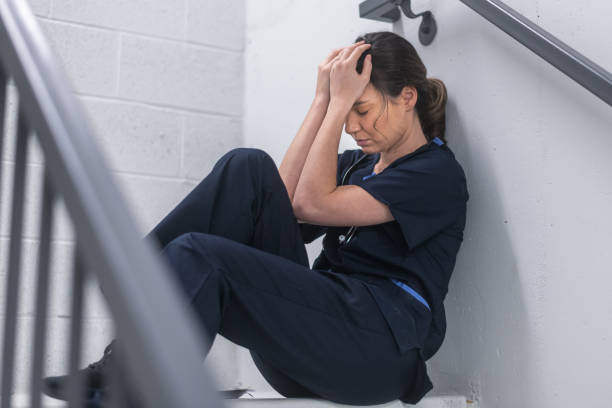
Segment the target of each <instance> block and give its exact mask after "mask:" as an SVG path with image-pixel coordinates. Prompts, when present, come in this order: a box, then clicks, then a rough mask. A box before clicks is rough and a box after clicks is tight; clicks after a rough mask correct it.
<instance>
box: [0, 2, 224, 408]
mask: <svg viewBox="0 0 612 408" xmlns="http://www.w3.org/2000/svg"><path fill="white" fill-rule="evenodd" d="M57 61H58V60H57V58H56V57H55V56H54V54H53V52H52V50H51V48H50V47H49V45H48V44H47V42H46V40H45V38H44V35H43V33H42V31H41V29H40V28H39V26H38V23H37V21H36V19H35V17H34V16H33V15H32V13H31V11H30V9H29V6H28V5H27V2H26V1H23V0H14V1H12V0H0V151H2V144H3V140H4V139H5V135H4V130H3V129H4V127H5V126H4V119H5V115H6V116H7V117H8V115H9V113H8V112H9V110H8V109H7V107H6V104H7V103H6V101H7V93H6V91H7V89H8V83H9V81H11V83H12V84H14V86H15V88H16V89H17V93H18V107H17V116H18V119H17V133H16V154H15V162H14V166H15V170H14V177H13V195H12V201H11V203H12V212H11V216H10V224H11V225H10V237H9V239H10V250H9V259H8V272H7V284H6V307H5V315H4V322H5V325H4V342H3V350H2V389H1V392H2V396H1V401H0V405H1V406H2V407H7V408H8V407H10V406H11V398H12V396H11V394H12V393H13V386H14V371H15V343H16V323H17V317H18V310H17V309H18V300H19V297H20V292H19V287H20V286H19V283H20V278H21V271H20V264H21V252H22V250H21V249H22V231H23V226H22V225H23V218H24V217H23V215H24V195H25V194H24V184H25V180H26V170H27V166H26V158H27V157H26V156H27V154H26V153H27V149H26V147H27V146H28V142H29V138H30V137H35V138H36V140H37V141H38V143H39V144H40V147H41V150H42V153H43V157H44V164H43V170H44V184H43V185H44V187H43V191H42V203H41V207H42V216H41V223H40V245H39V251H38V264H37V276H36V282H37V289H36V308H35V319H34V323H33V327H32V329H33V333H34V335H33V336H31V337H32V344H31V347H27V349H28V350H31V356H32V357H31V358H32V366H31V375H30V379H31V384H30V392H29V393H30V396H31V400H30V404H29V405H30V406H31V407H35V408H36V407H40V404H41V378H42V376H43V374H44V373H43V356H44V353H45V344H46V342H47V341H48V340H49V333H48V332H47V325H46V313H47V301H48V285H49V259H50V254H51V249H52V248H51V246H50V241H51V231H52V226H53V222H54V220H53V211H52V208H53V204H54V203H55V202H56V200H58V199H61V200H62V201H63V203H64V204H65V207H66V210H67V213H68V214H69V216H70V220H71V222H72V225H73V227H74V233H75V238H76V239H75V248H74V254H75V255H74V258H73V260H74V263H73V268H72V273H73V275H72V276H73V278H72V284H71V288H72V291H71V293H72V303H71V304H72V307H71V308H72V312H71V315H70V318H71V320H70V322H71V324H70V335H69V343H70V344H69V350H70V353H69V354H70V355H69V367H70V372H71V373H72V374H73V376H72V381H71V385H70V389H71V393H70V401H69V405H70V406H75V407H76V406H78V407H82V406H84V404H83V403H82V400H81V399H80V398H83V396H82V392H78V391H79V390H80V389H81V388H80V387H81V386H82V385H83V384H78V383H77V381H76V378H77V376H76V375H74V373H75V372H76V370H77V368H78V364H79V357H80V353H81V336H82V333H81V332H82V321H81V320H82V308H83V303H84V291H83V288H84V282H85V280H86V279H87V278H88V277H93V278H96V279H97V280H98V282H99V284H100V286H101V288H102V289H103V293H104V296H105V297H106V300H107V302H108V306H109V309H110V311H111V313H112V316H113V323H114V324H115V329H116V333H117V334H118V337H119V338H121V342H122V343H121V344H122V346H121V350H122V354H121V355H122V358H121V360H120V362H121V367H120V373H118V375H119V374H121V376H123V378H124V380H126V382H127V384H128V385H125V384H124V385H122V386H121V387H119V388H116V390H117V393H116V394H115V395H120V393H122V392H125V390H126V389H128V388H129V390H130V392H135V393H136V395H137V396H138V397H139V398H140V400H141V401H142V402H143V403H144V406H146V407H160V408H161V407H164V408H167V407H196V406H197V407H204V406H215V407H216V406H222V402H223V401H222V400H221V399H220V398H219V396H218V394H217V393H216V392H215V391H214V389H213V387H214V383H213V379H212V378H211V377H210V376H209V375H208V373H207V371H206V369H205V368H206V367H205V366H204V365H203V362H204V360H203V355H202V350H203V345H204V344H205V342H206V339H205V337H204V336H203V333H202V331H201V329H200V328H199V327H198V326H197V322H196V321H195V317H194V315H193V311H192V310H190V308H189V307H188V305H187V302H186V300H184V298H183V297H181V295H180V293H179V289H178V285H177V283H176V282H174V281H173V280H171V275H170V273H169V272H168V271H169V269H168V268H169V265H167V264H166V263H164V262H163V261H162V258H161V257H160V255H159V253H158V252H157V248H156V247H155V246H154V245H153V244H152V243H151V242H149V241H145V240H142V238H141V237H140V236H139V235H138V232H137V228H136V224H135V221H134V219H133V218H132V216H131V214H130V213H129V211H128V206H127V203H126V201H125V199H124V197H123V196H122V195H121V194H120V192H119V190H118V188H117V187H116V186H115V184H114V182H113V179H112V178H111V174H110V171H109V170H108V167H107V165H106V163H105V162H104V161H103V157H102V155H101V154H100V152H99V151H98V150H97V148H96V145H95V143H94V137H93V132H92V130H91V129H90V126H89V124H88V121H87V118H86V116H85V114H84V111H83V109H82V107H81V105H80V103H79V101H78V100H77V99H76V98H75V97H74V96H73V94H72V92H71V86H70V84H69V82H68V80H67V78H66V77H65V74H64V73H63V71H62V70H61V69H60V68H59V67H60V65H59V64H58V62H57ZM5 111H6V112H7V113H6V114H5ZM1 170H2V167H1V166H0V180H1V177H2V173H1ZM2 261H3V262H4V260H2ZM92 270H93V273H92ZM176 333H180V335H176ZM113 353H114V351H113ZM67 357H68V356H67ZM117 378H120V377H117ZM117 378H115V379H114V383H115V384H118V383H119V381H118V380H117ZM126 387H128V388H126ZM114 402H115V404H116V405H113V406H122V405H123V402H124V401H123V400H122V399H121V398H117V399H116V400H115V401H114Z"/></svg>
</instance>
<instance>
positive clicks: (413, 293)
mask: <svg viewBox="0 0 612 408" xmlns="http://www.w3.org/2000/svg"><path fill="white" fill-rule="evenodd" d="M432 142H434V143H435V144H437V145H438V146H442V145H443V144H444V142H443V141H442V140H441V139H440V138H439V137H437V136H436V137H434V138H433V139H432ZM375 175H376V173H374V171H372V174H369V175H367V176H363V177H362V178H361V179H362V180H367V179H369V178H370V177H373V176H375ZM391 280H392V281H393V283H395V284H396V285H397V286H399V287H400V288H402V289H404V290H405V291H406V292H408V293H410V294H411V295H412V296H414V297H415V299H416V300H418V301H419V302H421V303H422V304H423V305H425V307H426V308H427V309H429V310H431V308H430V307H429V304H428V303H427V301H426V300H425V298H423V296H421V295H419V292H417V291H416V290H414V289H412V288H411V287H410V286H408V285H406V284H405V283H404V282H400V281H398V280H396V279H393V278H391Z"/></svg>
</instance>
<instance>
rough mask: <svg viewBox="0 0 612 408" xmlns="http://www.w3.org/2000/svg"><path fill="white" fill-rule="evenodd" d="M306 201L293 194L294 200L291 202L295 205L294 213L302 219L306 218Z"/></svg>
mask: <svg viewBox="0 0 612 408" xmlns="http://www.w3.org/2000/svg"><path fill="white" fill-rule="evenodd" d="M306 205H307V204H306V202H305V201H304V199H303V198H301V197H300V196H298V195H295V196H293V201H292V202H291V206H292V207H293V215H295V217H296V218H298V219H300V220H304V219H306V217H307V215H306V211H307V207H306Z"/></svg>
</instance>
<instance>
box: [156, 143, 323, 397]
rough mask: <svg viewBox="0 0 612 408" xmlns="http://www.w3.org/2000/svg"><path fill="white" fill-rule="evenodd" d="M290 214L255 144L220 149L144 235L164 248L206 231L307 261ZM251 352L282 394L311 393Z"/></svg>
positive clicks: (275, 172)
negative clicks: (210, 165) (222, 152)
mask: <svg viewBox="0 0 612 408" xmlns="http://www.w3.org/2000/svg"><path fill="white" fill-rule="evenodd" d="M294 219H295V216H294V214H293V209H292V207H291V202H290V200H289V196H288V194H287V191H286V189H285V188H284V183H283V182H282V180H281V178H280V175H279V174H278V169H277V168H276V165H275V164H274V161H273V160H272V158H271V157H270V156H269V155H268V154H267V153H266V152H264V151H262V150H260V149H249V148H238V149H233V150H230V151H229V152H227V153H226V154H225V155H223V156H222V157H221V158H220V159H219V160H218V161H217V163H216V164H215V166H214V167H213V169H212V170H211V172H210V174H208V176H206V177H205V178H204V180H202V182H200V183H199V185H198V186H196V187H195V188H194V189H193V190H192V191H191V192H190V193H189V194H188V195H187V196H186V197H185V198H184V199H183V200H182V201H181V202H180V203H179V204H178V205H177V206H176V207H175V208H174V209H173V210H172V211H171V212H170V213H169V214H168V215H167V216H166V217H165V218H164V219H163V220H162V221H161V222H160V223H159V224H158V225H157V226H156V227H155V228H154V229H153V230H152V231H151V232H150V233H149V234H148V235H147V237H151V238H153V239H155V240H156V242H158V243H159V245H160V247H161V248H164V247H165V246H166V245H167V244H168V243H169V242H171V241H172V240H173V239H175V238H177V237H178V236H180V235H181V234H184V233H187V232H200V233H209V234H213V235H217V236H221V237H225V238H228V239H231V240H233V241H236V242H240V243H243V244H246V245H249V246H252V247H254V248H258V249H261V250H263V251H266V252H268V253H271V254H276V255H279V256H282V257H285V258H287V259H289V260H292V261H294V262H297V263H299V264H301V265H304V266H306V267H308V256H307V254H306V249H305V247H304V242H303V240H302V236H301V233H300V230H299V227H297V222H295V220H294ZM294 224H295V225H294ZM182 278H183V280H184V286H191V287H194V285H196V282H195V281H190V280H189V277H187V276H186V275H185V274H184V275H183V276H182ZM188 293H189V290H188ZM202 312H203V311H202ZM209 312H210V310H209ZM203 313H204V312H203ZM214 314H215V313H212V315H214ZM215 334H216V329H212V330H211V331H210V332H209V333H208V336H209V338H214V335H215ZM211 344H212V343H211ZM251 354H252V355H253V359H254V361H255V363H256V365H257V367H258V369H259V370H260V372H261V373H262V375H263V376H264V378H266V380H267V381H268V382H269V383H270V384H271V385H272V386H273V387H274V388H275V389H276V390H277V391H278V392H280V393H281V394H282V395H285V396H287V397H314V396H316V394H314V393H313V392H311V391H309V390H308V389H306V388H305V387H303V386H301V385H299V384H298V383H297V382H295V381H293V380H292V379H291V378H289V377H288V376H287V375H285V374H283V373H282V372H281V371H279V370H278V369H276V368H274V367H272V366H271V365H270V364H269V363H267V362H264V361H263V360H262V359H261V357H260V356H256V355H254V354H253V351H251Z"/></svg>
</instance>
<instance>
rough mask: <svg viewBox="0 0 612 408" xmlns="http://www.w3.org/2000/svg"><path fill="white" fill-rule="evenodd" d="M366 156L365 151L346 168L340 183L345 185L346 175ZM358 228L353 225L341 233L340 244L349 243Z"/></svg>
mask: <svg viewBox="0 0 612 408" xmlns="http://www.w3.org/2000/svg"><path fill="white" fill-rule="evenodd" d="M366 157H367V154H365V153H364V154H363V156H361V157H360V158H359V159H358V160H357V161H356V162H355V163H353V164H352V165H351V166H350V167H349V168H348V169H346V171H345V172H344V176H342V181H341V182H340V185H344V181H345V180H346V177H347V176H348V174H349V173H350V171H351V170H352V169H353V167H355V166H356V165H357V164H358V163H359V162H361V161H362V160H363V159H365V158H366ZM356 230H357V227H356V226H352V227H350V228H349V230H348V231H347V232H346V234H343V235H340V236H339V237H338V242H339V243H340V245H342V244H348V243H349V242H350V241H351V239H352V238H353V236H354V235H355V231H356Z"/></svg>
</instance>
